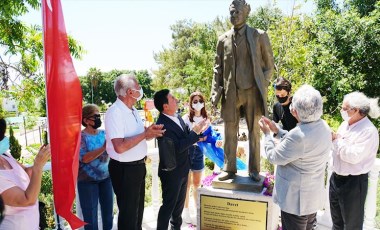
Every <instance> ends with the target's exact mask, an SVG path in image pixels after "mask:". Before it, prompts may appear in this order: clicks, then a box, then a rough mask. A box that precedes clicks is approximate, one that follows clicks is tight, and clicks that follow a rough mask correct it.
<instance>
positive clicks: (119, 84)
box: [113, 73, 137, 97]
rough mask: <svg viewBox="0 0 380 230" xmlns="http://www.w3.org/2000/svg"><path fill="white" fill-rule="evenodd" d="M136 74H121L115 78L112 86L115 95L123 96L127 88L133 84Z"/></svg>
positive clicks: (130, 87)
mask: <svg viewBox="0 0 380 230" xmlns="http://www.w3.org/2000/svg"><path fill="white" fill-rule="evenodd" d="M135 81H137V80H136V76H135V75H133V74H125V73H123V74H121V75H120V76H118V77H117V78H116V80H115V84H114V86H113V88H114V90H115V93H116V96H122V97H125V95H126V93H127V89H132V88H133V87H134V85H135Z"/></svg>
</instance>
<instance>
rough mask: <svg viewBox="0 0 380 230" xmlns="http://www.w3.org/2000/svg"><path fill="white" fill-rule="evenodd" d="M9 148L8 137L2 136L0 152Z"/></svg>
mask: <svg viewBox="0 0 380 230" xmlns="http://www.w3.org/2000/svg"><path fill="white" fill-rule="evenodd" d="M8 149H9V138H8V137H4V138H3V140H2V141H0V154H3V153H5V152H6V151H7V150H8Z"/></svg>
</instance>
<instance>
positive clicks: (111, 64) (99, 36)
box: [21, 0, 314, 76]
mask: <svg viewBox="0 0 380 230" xmlns="http://www.w3.org/2000/svg"><path fill="white" fill-rule="evenodd" d="M294 1H295V3H294ZM231 2H232V0H61V3H62V8H63V14H64V17H65V24H66V31H67V32H68V34H70V35H71V36H73V37H74V38H75V39H76V40H77V41H79V42H80V44H81V45H82V46H83V47H84V49H85V50H86V54H85V55H83V58H82V60H75V59H74V66H75V69H76V72H77V74H78V75H79V76H83V75H86V73H87V71H88V70H89V68H91V67H96V68H98V69H100V70H101V71H110V70H112V69H128V70H142V69H147V70H155V69H157V68H158V65H157V64H156V62H155V60H154V57H153V54H154V53H157V52H159V51H162V50H163V48H164V47H166V48H168V47H169V46H170V43H171V41H172V37H171V32H172V31H171V30H170V26H171V25H174V24H175V23H176V21H178V20H183V19H191V20H192V21H194V22H199V23H205V22H211V21H212V20H213V19H215V18H216V17H217V16H221V17H228V15H229V11H228V8H229V5H230V3H231ZM247 2H248V3H249V4H250V5H251V9H252V10H251V12H252V11H254V10H255V9H256V8H257V7H260V6H265V5H268V4H272V5H273V1H271V0H247ZM276 2H277V3H276V5H277V6H278V7H280V8H281V9H282V11H283V12H284V13H285V14H290V13H291V12H292V8H293V5H294V4H295V5H301V6H302V8H301V10H300V11H302V12H306V13H311V12H312V10H313V8H314V6H313V4H312V2H311V0H309V1H308V2H306V3H305V1H304V0H277V1H276ZM21 19H22V20H23V21H24V22H26V23H27V24H37V25H41V23H42V16H41V11H32V12H30V13H28V14H27V15H25V16H23V17H22V18H21Z"/></svg>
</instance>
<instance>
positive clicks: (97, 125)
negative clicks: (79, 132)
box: [91, 117, 102, 129]
mask: <svg viewBox="0 0 380 230" xmlns="http://www.w3.org/2000/svg"><path fill="white" fill-rule="evenodd" d="M100 126H102V121H101V120H100V117H96V118H95V120H94V125H91V127H92V128H94V129H97V128H99V127H100Z"/></svg>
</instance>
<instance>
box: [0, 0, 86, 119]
mask: <svg viewBox="0 0 380 230" xmlns="http://www.w3.org/2000/svg"><path fill="white" fill-rule="evenodd" d="M30 8H33V9H39V8H40V1H39V0H17V1H9V0H5V1H1V2H0V9H1V10H0V48H1V50H2V51H3V52H2V53H1V54H0V77H1V79H0V89H1V91H0V94H2V95H3V96H4V97H11V98H14V99H16V101H17V102H18V109H19V111H20V112H28V113H37V115H45V114H46V111H45V108H44V107H43V104H44V101H45V85H44V76H43V74H42V73H41V72H42V70H41V67H42V59H43V44H42V40H43V37H42V28H41V27H40V26H37V25H27V24H26V23H24V22H22V21H20V19H19V18H20V16H22V15H24V14H26V13H28V12H29V9H30ZM68 40H69V49H70V52H71V54H72V55H73V57H74V58H81V56H82V54H83V53H84V52H85V51H84V50H83V48H82V46H81V45H80V44H79V43H78V42H77V41H76V40H74V39H73V38H72V37H70V36H68Z"/></svg>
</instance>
